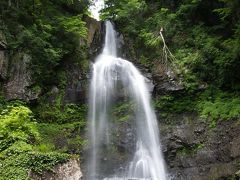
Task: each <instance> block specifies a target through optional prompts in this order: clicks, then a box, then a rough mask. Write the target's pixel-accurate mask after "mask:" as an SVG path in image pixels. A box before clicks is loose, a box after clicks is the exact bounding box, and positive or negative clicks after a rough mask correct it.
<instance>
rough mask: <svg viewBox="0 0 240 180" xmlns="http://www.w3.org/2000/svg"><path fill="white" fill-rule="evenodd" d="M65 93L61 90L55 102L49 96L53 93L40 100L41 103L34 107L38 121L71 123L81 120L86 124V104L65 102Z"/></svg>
mask: <svg viewBox="0 0 240 180" xmlns="http://www.w3.org/2000/svg"><path fill="white" fill-rule="evenodd" d="M63 93H64V92H60V93H59V94H58V95H57V96H56V97H54V98H55V99H54V100H53V102H49V98H50V97H51V96H53V95H52V94H51V93H50V94H49V95H46V96H44V97H42V98H41V100H39V105H38V106H37V107H36V108H34V113H35V115H36V117H37V119H38V122H43V123H57V124H64V123H71V122H81V123H82V125H85V123H86V122H85V119H86V116H87V107H86V105H84V104H79V105H77V104H69V103H67V104H64V102H63Z"/></svg>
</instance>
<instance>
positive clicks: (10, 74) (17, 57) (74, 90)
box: [0, 17, 103, 103]
mask: <svg viewBox="0 0 240 180" xmlns="http://www.w3.org/2000/svg"><path fill="white" fill-rule="evenodd" d="M85 21H86V26H87V28H88V35H87V41H84V40H82V39H80V40H79V47H81V46H85V47H87V49H86V51H88V52H87V53H88V54H89V58H90V59H91V60H93V59H94V58H95V56H96V54H98V52H99V51H100V50H101V44H102V29H103V28H102V25H103V24H102V23H101V22H98V21H96V20H94V19H92V18H89V17H86V18H85ZM31 60H32V57H31V56H30V55H28V54H26V53H24V52H12V53H11V56H10V52H9V51H8V48H7V42H6V41H5V38H4V35H3V34H2V33H0V82H1V86H2V90H3V94H4V97H5V98H6V99H7V100H13V99H21V100H24V101H27V102H28V101H32V100H36V99H38V97H39V95H40V93H41V90H40V89H38V88H34V84H35V82H34V80H33V79H34V78H33V72H32V71H31V67H30V62H31ZM79 61H81V60H79ZM89 69H90V68H89ZM64 71H65V72H66V76H67V86H66V89H65V92H64V102H65V103H79V102H84V101H85V100H86V96H87V95H86V91H87V88H88V78H89V74H88V73H87V72H86V71H83V67H82V65H81V64H77V63H73V62H68V63H66V64H65V65H64ZM50 91H51V93H50V94H53V95H52V97H51V98H52V99H54V96H57V94H58V93H59V88H58V87H56V86H55V85H54V86H53V87H52V89H50Z"/></svg>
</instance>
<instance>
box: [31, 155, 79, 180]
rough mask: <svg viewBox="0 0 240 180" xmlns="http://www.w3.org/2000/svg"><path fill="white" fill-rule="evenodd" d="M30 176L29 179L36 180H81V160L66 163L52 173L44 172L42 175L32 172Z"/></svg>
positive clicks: (74, 159)
mask: <svg viewBox="0 0 240 180" xmlns="http://www.w3.org/2000/svg"><path fill="white" fill-rule="evenodd" d="M28 176H29V179H34V180H80V179H82V176H83V175H82V171H81V168H80V162H79V160H78V159H76V158H72V159H70V160H69V161H68V162H66V163H63V164H59V165H57V166H55V167H54V168H53V170H52V171H51V172H50V171H44V172H43V173H42V174H41V175H40V174H36V173H34V172H32V171H30V172H29V175H28Z"/></svg>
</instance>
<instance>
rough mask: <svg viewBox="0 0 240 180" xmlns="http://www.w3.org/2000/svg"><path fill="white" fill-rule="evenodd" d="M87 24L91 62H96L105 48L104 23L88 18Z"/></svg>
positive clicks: (86, 19)
mask: <svg viewBox="0 0 240 180" xmlns="http://www.w3.org/2000/svg"><path fill="white" fill-rule="evenodd" d="M85 22H86V26H87V29H88V36H87V45H88V46H89V47H90V48H89V54H90V61H94V60H95V58H96V56H97V55H98V54H100V52H101V50H102V48H103V44H104V43H103V42H104V34H105V29H104V23H103V22H101V21H97V20H95V19H93V18H90V17H86V18H85Z"/></svg>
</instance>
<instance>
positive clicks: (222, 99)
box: [197, 92, 240, 127]
mask: <svg viewBox="0 0 240 180" xmlns="http://www.w3.org/2000/svg"><path fill="white" fill-rule="evenodd" d="M197 107H198V111H199V113H200V115H201V117H203V118H204V119H209V121H210V126H211V127H215V126H216V123H217V121H219V120H229V119H237V118H240V99H239V96H238V95H234V94H229V93H223V92H219V93H217V95H216V94H215V95H213V96H209V93H208V92H207V93H205V94H203V95H202V101H200V102H199V103H198V106H197Z"/></svg>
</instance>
